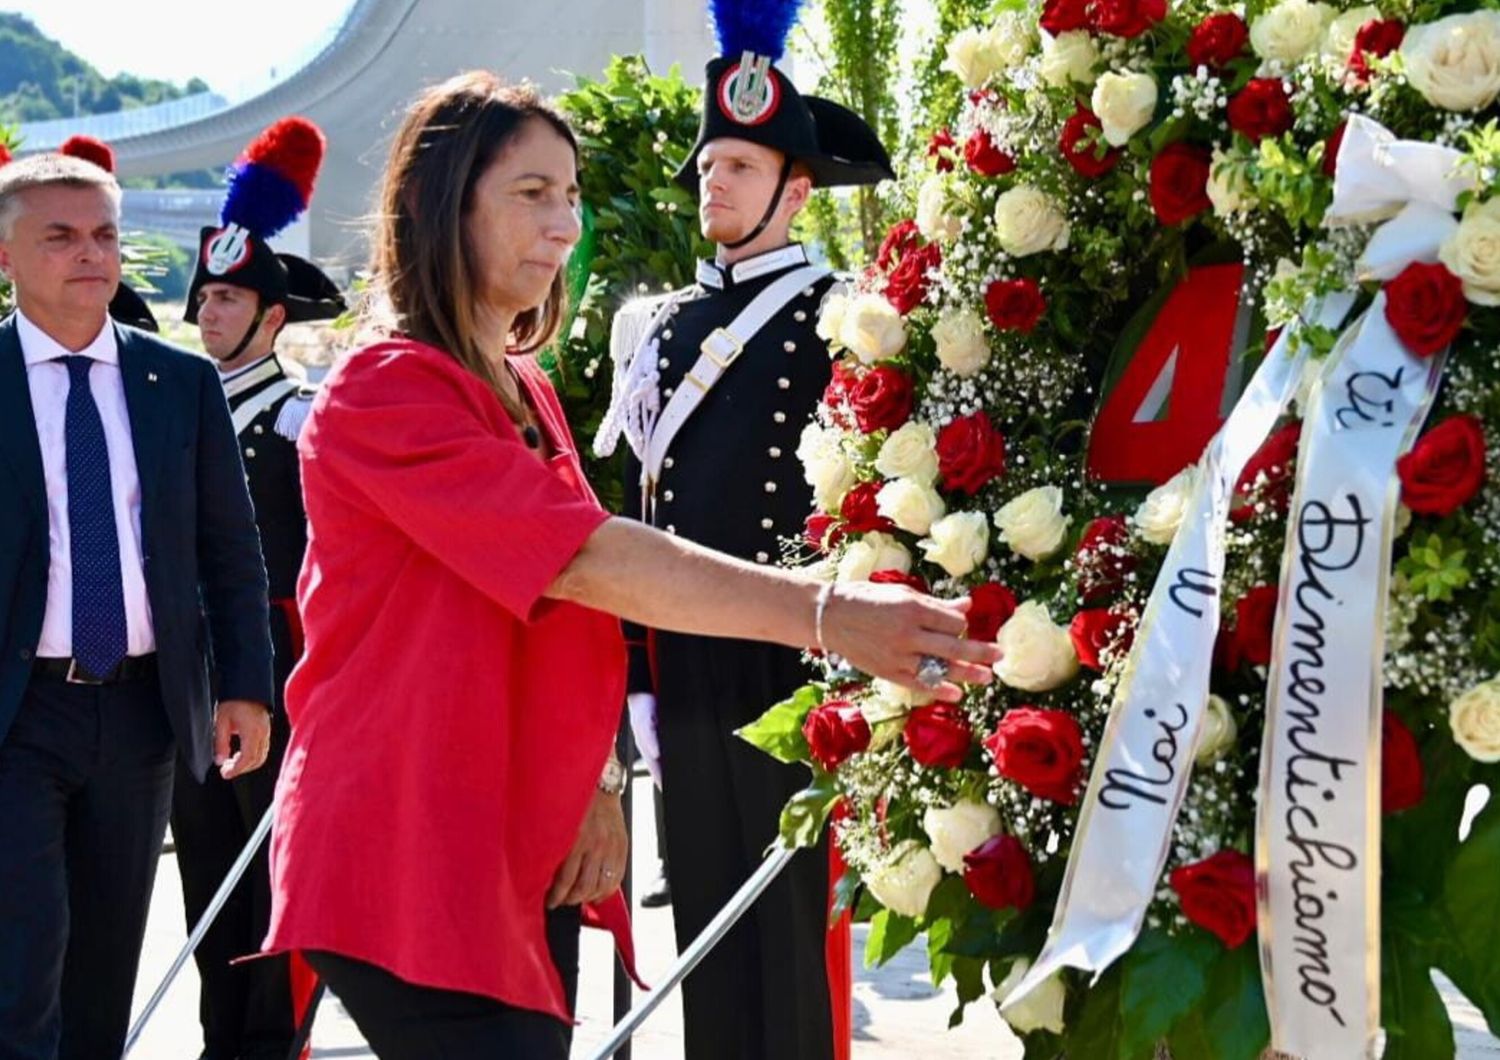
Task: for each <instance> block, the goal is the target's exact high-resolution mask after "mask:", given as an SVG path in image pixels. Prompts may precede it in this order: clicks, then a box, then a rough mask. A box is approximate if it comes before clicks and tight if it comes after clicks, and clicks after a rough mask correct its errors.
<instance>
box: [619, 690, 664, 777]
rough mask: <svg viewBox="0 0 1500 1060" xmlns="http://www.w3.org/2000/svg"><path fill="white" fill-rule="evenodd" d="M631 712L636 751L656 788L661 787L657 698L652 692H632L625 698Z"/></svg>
mask: <svg viewBox="0 0 1500 1060" xmlns="http://www.w3.org/2000/svg"><path fill="white" fill-rule="evenodd" d="M625 705H626V707H628V708H629V710H630V731H631V733H632V734H633V735H634V736H635V746H636V750H638V751H640V753H641V759H642V761H644V762H645V763H646V769H647V770H648V771H649V772H650V774H651V779H652V780H654V781H656V786H657V787H658V788H659V787H661V741H660V740H659V739H657V736H656V697H655V696H653V695H652V694H651V693H650V692H632V693H630V695H628V696H626V697H625Z"/></svg>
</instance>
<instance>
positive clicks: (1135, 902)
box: [1003, 295, 1354, 1005]
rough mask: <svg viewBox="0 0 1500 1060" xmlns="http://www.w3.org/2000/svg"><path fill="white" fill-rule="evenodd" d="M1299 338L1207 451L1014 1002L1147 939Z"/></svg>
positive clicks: (1293, 383)
mask: <svg viewBox="0 0 1500 1060" xmlns="http://www.w3.org/2000/svg"><path fill="white" fill-rule="evenodd" d="M1353 301H1354V299H1353V296H1352V295H1336V296H1334V297H1332V298H1330V299H1328V300H1327V301H1326V302H1325V303H1323V305H1322V306H1321V307H1319V308H1318V309H1317V310H1316V312H1315V313H1314V314H1313V315H1314V318H1315V319H1316V321H1317V323H1319V324H1320V325H1322V326H1325V327H1333V326H1336V325H1337V324H1338V323H1339V322H1340V321H1342V320H1343V318H1344V315H1345V314H1346V313H1347V312H1348V311H1349V308H1350V306H1352V304H1353ZM1295 331H1296V327H1295V325H1293V326H1290V327H1288V328H1287V329H1286V330H1285V331H1283V332H1282V335H1281V337H1280V338H1279V339H1278V341H1277V342H1276V344H1275V345H1274V346H1273V347H1272V349H1271V352H1270V353H1268V354H1267V355H1266V357H1265V359H1264V360H1263V361H1262V362H1261V365H1260V368H1259V369H1257V370H1256V373H1255V375H1254V377H1253V378H1252V379H1251V380H1250V384H1249V386H1248V387H1247V389H1246V391H1245V393H1244V395H1243V396H1242V397H1241V398H1240V400H1239V401H1238V403H1236V405H1235V407H1234V410H1233V411H1232V412H1231V413H1230V414H1229V418H1228V419H1227V420H1226V421H1225V423H1224V426H1223V427H1221V428H1220V430H1219V433H1218V434H1216V435H1215V436H1214V439H1213V441H1212V442H1210V443H1209V447H1208V449H1207V451H1206V452H1205V453H1204V456H1203V459H1202V461H1201V463H1200V468H1201V474H1200V476H1199V480H1198V483H1197V485H1196V487H1195V489H1194V491H1193V495H1192V499H1191V501H1190V503H1189V507H1188V511H1187V514H1186V516H1185V517H1184V518H1183V521H1182V525H1181V527H1180V528H1179V529H1178V531H1177V536H1176V537H1175V538H1174V539H1173V541H1172V546H1171V548H1170V549H1169V550H1168V551H1167V557H1166V560H1165V562H1164V564H1163V566H1162V571H1161V574H1160V575H1159V576H1158V578H1157V581H1156V585H1155V587H1154V588H1153V589H1152V591H1151V597H1150V599H1149V600H1148V602H1147V604H1146V611H1145V614H1144V615H1143V617H1142V620H1141V624H1140V628H1139V629H1138V630H1137V632H1136V639H1135V646H1134V647H1133V649H1132V651H1131V660H1130V664H1129V673H1130V676H1129V677H1128V678H1127V679H1126V681H1125V682H1124V684H1122V686H1121V688H1120V690H1119V692H1118V694H1117V695H1116V698H1115V702H1114V705H1113V707H1112V709H1111V711H1110V717H1109V722H1108V724H1107V725H1106V727H1105V730H1104V737H1103V739H1102V740H1101V742H1100V749H1099V754H1098V757H1097V758H1096V759H1095V762H1094V769H1093V773H1092V776H1091V777H1090V780H1089V786H1088V791H1087V792H1086V793H1085V795H1084V801H1083V809H1082V811H1081V813H1080V814H1079V818H1078V828H1077V831H1076V833H1075V835H1074V837H1073V848H1072V851H1071V853H1070V855H1069V858H1068V867H1067V872H1066V874H1065V875H1064V877H1063V885H1062V891H1061V894H1060V895H1059V898H1058V903H1057V911H1056V913H1055V914H1054V916H1053V921H1052V927H1051V929H1050V931H1049V932H1048V934H1047V943H1046V945H1045V946H1044V947H1043V948H1042V952H1041V954H1040V955H1039V956H1038V957H1037V959H1036V961H1035V963H1034V964H1032V966H1031V969H1030V970H1029V971H1028V973H1027V974H1026V976H1025V978H1023V979H1022V981H1021V982H1020V983H1019V984H1018V985H1017V986H1016V988H1015V989H1014V990H1013V991H1012V992H1011V994H1010V995H1009V996H1008V997H1007V998H1006V999H1005V1001H1004V1003H1003V1004H1004V1005H1009V1004H1011V1003H1013V1002H1015V1001H1018V1000H1019V999H1021V998H1022V997H1024V996H1025V995H1026V994H1027V993H1029V992H1030V991H1031V990H1032V989H1034V988H1035V987H1036V986H1038V985H1039V984H1040V983H1041V982H1042V981H1043V980H1045V979H1047V978H1048V977H1049V976H1051V975H1052V974H1053V973H1054V972H1056V971H1057V970H1058V969H1059V968H1062V967H1071V968H1079V969H1083V970H1085V971H1092V972H1095V973H1098V972H1102V971H1104V969H1106V968H1108V967H1109V966H1110V965H1111V964H1112V963H1113V962H1114V961H1116V960H1118V959H1119V958H1120V957H1121V956H1123V955H1124V954H1125V953H1126V951H1128V950H1129V949H1130V947H1131V945H1132V944H1133V943H1134V942H1135V939H1136V937H1137V935H1139V934H1140V930H1141V924H1142V922H1143V921H1144V919H1145V916H1146V910H1147V907H1148V906H1149V905H1150V904H1151V902H1152V900H1153V899H1154V897H1155V893H1156V884H1157V880H1158V879H1159V878H1160V876H1161V871H1162V866H1163V865H1164V864H1165V862H1166V858H1167V852H1168V850H1169V848H1170V842H1171V836H1172V825H1173V822H1174V821H1175V820H1176V817H1177V812H1178V810H1179V809H1180V808H1181V805H1182V799H1183V795H1184V794H1185V793H1186V791H1187V782H1188V775H1189V771H1190V767H1191V764H1192V760H1193V753H1194V749H1195V747H1196V744H1197V740H1198V730H1199V727H1200V723H1201V722H1202V719H1203V710H1204V706H1205V704H1206V703H1207V700H1208V681H1209V671H1210V668H1211V665H1212V660H1213V647H1214V640H1215V638H1216V637H1217V636H1218V631H1219V593H1220V587H1221V582H1222V579H1223V574H1224V530H1225V524H1226V522H1227V520H1228V516H1229V508H1230V504H1231V502H1232V500H1233V493H1234V488H1235V486H1236V484H1237V483H1238V482H1239V477H1240V474H1241V472H1242V471H1243V470H1244V467H1245V464H1246V463H1247V462H1249V460H1250V458H1251V457H1252V456H1253V455H1254V454H1255V452H1256V450H1257V449H1259V448H1260V445H1261V443H1262V442H1264V441H1265V438H1266V436H1267V435H1268V434H1269V433H1270V431H1271V428H1272V427H1273V426H1274V425H1275V423H1276V421H1277V419H1278V418H1280V416H1281V413H1282V411H1283V410H1284V409H1285V408H1286V406H1287V404H1288V403H1289V402H1290V401H1291V399H1292V397H1293V395H1294V394H1295V393H1296V390H1297V384H1298V382H1299V381H1300V379H1301V376H1302V369H1303V364H1304V362H1305V360H1306V352H1305V346H1303V345H1301V344H1298V345H1299V350H1298V352H1296V353H1294V352H1292V346H1293V345H1294V344H1293V343H1292V337H1293V334H1294V333H1295Z"/></svg>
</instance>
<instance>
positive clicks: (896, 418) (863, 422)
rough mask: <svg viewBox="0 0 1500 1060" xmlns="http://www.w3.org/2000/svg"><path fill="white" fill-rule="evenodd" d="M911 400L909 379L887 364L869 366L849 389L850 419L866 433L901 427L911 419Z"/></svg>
mask: <svg viewBox="0 0 1500 1060" xmlns="http://www.w3.org/2000/svg"><path fill="white" fill-rule="evenodd" d="M913 400H914V395H913V394H912V388H911V379H910V378H909V377H908V376H907V375H906V373H905V372H902V371H900V370H898V369H896V368H892V367H891V366H890V365H888V364H882V365H879V366H878V367H875V368H871V369H870V370H869V371H868V372H866V373H865V374H864V375H863V376H861V377H860V378H859V380H858V381H857V382H855V383H854V384H853V385H852V386H851V387H850V388H849V407H850V408H851V409H852V410H853V411H854V422H855V423H857V424H858V425H859V429H860V430H862V431H864V432H865V433H866V434H871V433H873V432H875V431H893V430H895V429H896V428H897V427H899V426H901V425H902V424H903V423H905V422H906V421H907V420H908V419H910V418H911V407H912V401H913Z"/></svg>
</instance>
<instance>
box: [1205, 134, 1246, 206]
mask: <svg viewBox="0 0 1500 1060" xmlns="http://www.w3.org/2000/svg"><path fill="white" fill-rule="evenodd" d="M1248 168H1249V163H1248V161H1247V159H1246V158H1245V157H1244V156H1243V155H1241V154H1239V153H1238V152H1236V151H1225V150H1224V149H1223V148H1219V147H1215V148H1214V155H1213V161H1212V162H1211V163H1209V168H1208V188H1207V191H1208V201H1209V202H1211V203H1213V204H1214V213H1216V214H1218V215H1219V216H1220V217H1228V216H1229V215H1230V214H1232V213H1249V212H1250V211H1251V210H1252V209H1254V207H1255V198H1254V195H1253V193H1252V191H1251V188H1250V176H1249V173H1248Z"/></svg>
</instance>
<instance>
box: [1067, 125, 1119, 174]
mask: <svg viewBox="0 0 1500 1060" xmlns="http://www.w3.org/2000/svg"><path fill="white" fill-rule="evenodd" d="M1057 147H1058V150H1060V151H1061V152H1062V156H1063V158H1065V159H1066V160H1067V162H1068V165H1070V166H1072V167H1073V170H1074V172H1076V173H1077V174H1078V175H1079V176H1081V177H1086V178H1088V179H1089V180H1097V179H1098V178H1099V177H1102V176H1104V174H1106V173H1108V172H1109V171H1110V170H1111V169H1114V168H1115V166H1116V165H1118V164H1119V162H1120V149H1119V148H1117V147H1110V146H1109V143H1108V141H1106V140H1105V139H1104V126H1103V124H1102V123H1101V122H1100V121H1099V118H1098V116H1097V115H1096V114H1095V113H1094V112H1093V111H1091V110H1088V109H1086V108H1084V107H1079V108H1078V110H1077V112H1076V113H1074V115H1073V116H1072V117H1071V118H1069V119H1068V120H1067V121H1065V122H1063V129H1062V137H1061V138H1060V139H1059V140H1058V141H1057Z"/></svg>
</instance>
